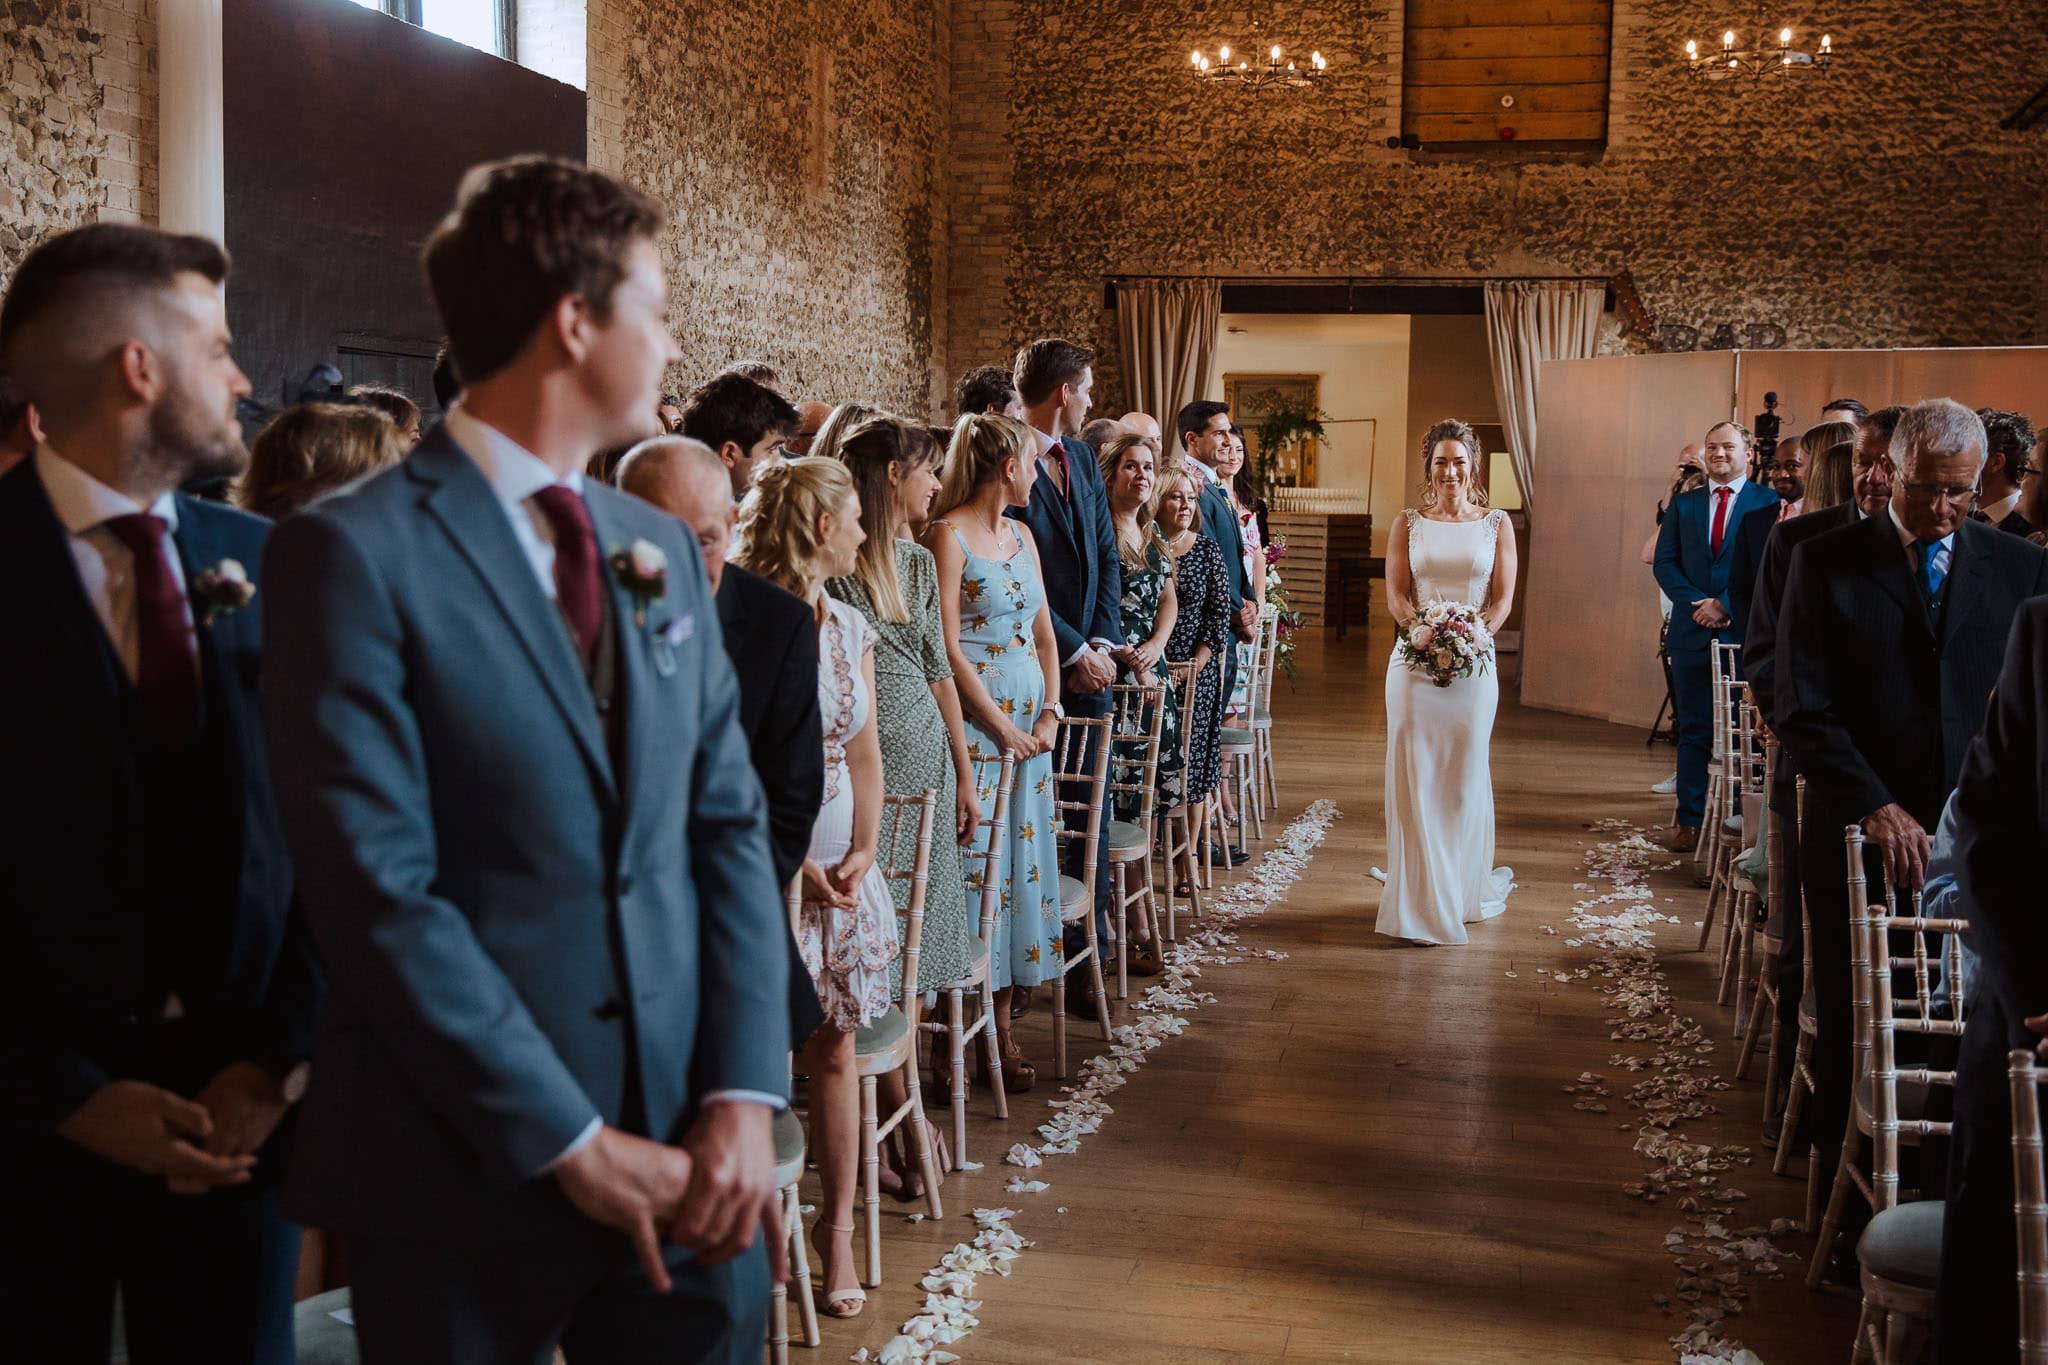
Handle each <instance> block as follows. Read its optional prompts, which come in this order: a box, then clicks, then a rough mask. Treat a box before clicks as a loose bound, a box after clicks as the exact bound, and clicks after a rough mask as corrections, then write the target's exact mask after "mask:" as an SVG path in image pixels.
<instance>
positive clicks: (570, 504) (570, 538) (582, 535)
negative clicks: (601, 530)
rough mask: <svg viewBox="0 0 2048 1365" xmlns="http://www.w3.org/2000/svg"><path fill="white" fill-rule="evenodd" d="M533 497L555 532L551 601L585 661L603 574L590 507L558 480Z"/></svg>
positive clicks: (599, 610) (592, 645)
mask: <svg viewBox="0 0 2048 1365" xmlns="http://www.w3.org/2000/svg"><path fill="white" fill-rule="evenodd" d="M533 500H534V501H535V502H536V503H538V504H539V505H540V510H541V515H542V516H544V517H546V518H547V519H548V524H549V525H550V526H552V527H553V528H554V532H555V605H556V606H558V607H560V608H561V610H562V619H563V620H564V621H566V622H568V623H569V633H570V634H571V635H573V636H575V637H576V651H577V653H579V654H580V655H582V656H583V662H584V664H585V665H588V664H589V663H590V659H591V656H592V655H593V654H594V653H595V652H596V650H597V633H598V630H599V628H600V624H601V621H602V618H603V616H604V606H603V602H602V599H601V598H600V597H599V596H598V594H599V593H601V592H602V591H604V576H603V575H602V574H601V573H600V572H599V570H598V564H597V531H596V529H595V528H594V527H592V526H591V524H590V509H589V508H588V507H585V506H584V505H583V499H582V498H581V497H580V496H578V495H577V494H576V492H575V491H574V490H573V489H570V488H568V487H565V486H564V485H562V484H559V483H551V484H549V485H548V486H547V487H546V488H543V489H541V490H540V491H539V492H538V493H535V494H534V495H533Z"/></svg>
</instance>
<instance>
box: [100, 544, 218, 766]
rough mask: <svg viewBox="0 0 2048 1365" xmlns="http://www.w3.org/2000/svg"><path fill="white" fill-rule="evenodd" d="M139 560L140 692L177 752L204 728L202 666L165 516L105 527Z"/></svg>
mask: <svg viewBox="0 0 2048 1365" xmlns="http://www.w3.org/2000/svg"><path fill="white" fill-rule="evenodd" d="M104 525H105V526H106V528H107V530H108V531H110V532H111V533H112V534H113V535H114V536H115V538H116V539H118V540H119V541H120V542H121V543H122V544H123V545H126V546H127V547H128V549H129V551H130V553H132V554H133V555H134V557H135V624H136V635H137V638H138V641H139V643H140V646H141V655H142V658H141V661H140V663H139V665H138V667H137V668H136V677H135V688H136V691H138V692H140V693H141V694H142V705H143V709H144V710H145V711H146V712H147V713H148V715H149V723H150V728H151V730H153V731H154V732H155V734H156V738H157V739H158V740H159V741H160V742H161V743H163V744H164V745H165V747H167V748H169V749H172V750H180V749H184V748H186V747H187V746H189V745H190V744H191V743H192V739H193V736H194V733H195V732H196V731H197V729H198V725H199V661H198V660H197V659H196V658H194V657H193V654H192V643H191V627H190V625H189V624H188V621H189V618H188V617H187V616H186V614H185V594H184V593H183V592H181V591H180V590H179V588H178V580H177V579H176V578H175V577H174V576H173V575H172V573H171V565H170V561H169V559H168V558H167V557H166V556H167V555H168V554H169V552H170V547H169V546H168V545H167V544H166V543H165V540H164V532H165V531H166V530H168V529H169V526H168V524H167V523H166V522H165V521H164V519H163V518H162V517H159V516H154V515H152V514H150V513H148V512H130V513H129V514H128V515H126V516H121V517H110V518H108V519H107V521H106V522H105V523H104Z"/></svg>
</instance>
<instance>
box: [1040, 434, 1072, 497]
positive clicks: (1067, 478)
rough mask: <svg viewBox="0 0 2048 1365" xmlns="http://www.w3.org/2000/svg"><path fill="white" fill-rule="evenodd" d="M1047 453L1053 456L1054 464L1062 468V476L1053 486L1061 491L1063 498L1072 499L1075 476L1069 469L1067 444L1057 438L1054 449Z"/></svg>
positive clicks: (1054, 481) (1053, 445)
mask: <svg viewBox="0 0 2048 1365" xmlns="http://www.w3.org/2000/svg"><path fill="white" fill-rule="evenodd" d="M1046 453H1047V454H1049V455H1051V456H1052V461H1053V463H1054V464H1056V465H1058V466H1059V467H1060V476H1059V477H1058V478H1057V479H1054V480H1053V485H1054V486H1055V487H1056V488H1058V489H1059V490H1060V496H1061V497H1062V498H1070V497H1072V496H1073V493H1072V491H1071V490H1072V489H1073V487H1074V476H1073V471H1071V470H1069V469H1068V468H1067V443H1066V442H1065V441H1062V440H1059V439H1058V438H1057V437H1055V438H1054V440H1053V443H1052V449H1051V450H1050V451H1048V452H1046Z"/></svg>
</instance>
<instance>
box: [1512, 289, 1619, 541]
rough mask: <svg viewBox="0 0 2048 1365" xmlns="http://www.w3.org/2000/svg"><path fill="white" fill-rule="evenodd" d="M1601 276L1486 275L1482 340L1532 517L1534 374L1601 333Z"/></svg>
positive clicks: (1580, 352)
mask: <svg viewBox="0 0 2048 1365" xmlns="http://www.w3.org/2000/svg"><path fill="white" fill-rule="evenodd" d="M1606 297H1607V285H1606V282H1605V281H1602V280H1509V281H1502V280H1490V281H1488V282H1487V285H1486V339H1487V342H1488V344H1489V349H1490V350H1491V351H1492V353H1493V390H1494V394H1495V396H1496V397H1497V398H1498V399H1499V401H1500V420H1501V425H1502V426H1503V427H1505V428H1506V429H1507V434H1508V452H1509V454H1510V455H1511V456H1512V457H1513V459H1514V462H1515V482H1516V483H1518V484H1520V485H1521V486H1522V506H1523V507H1525V508H1527V509H1528V510H1529V512H1530V514H1531V515H1532V516H1533V515H1534V514H1535V510H1536V504H1535V500H1534V498H1532V497H1531V496H1530V495H1531V494H1532V493H1533V492H1534V490H1535V486H1536V480H1535V479H1534V478H1533V477H1532V476H1531V463H1530V462H1531V461H1532V460H1533V459H1534V458H1535V455H1536V378H1537V375H1538V373H1539V372H1540V368H1541V366H1542V363H1543V362H1544V361H1546V360H1585V359H1588V358H1590V357H1591V356H1592V354H1593V345H1594V343H1595V341H1596V340H1598V338H1599V334H1600V307H1601V305H1602V304H1603V303H1604V302H1605V301H1606Z"/></svg>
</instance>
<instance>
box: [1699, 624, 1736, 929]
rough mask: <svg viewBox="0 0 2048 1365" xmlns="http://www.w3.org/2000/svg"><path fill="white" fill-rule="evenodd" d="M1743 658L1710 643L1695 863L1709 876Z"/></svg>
mask: <svg viewBox="0 0 2048 1365" xmlns="http://www.w3.org/2000/svg"><path fill="white" fill-rule="evenodd" d="M1741 658H1742V647H1741V646H1740V645H1735V644H1726V643H1723V642H1722V641H1719V640H1715V641H1712V642H1710V643H1709V644H1708V646H1707V661H1708V663H1709V665H1710V666H1711V668H1712V678H1713V681H1712V683H1711V685H1710V690H1709V691H1708V693H1707V695H1708V697H1709V698H1710V699H1711V705H1712V706H1713V709H1714V719H1713V727H1714V728H1713V748H1712V751H1711V752H1710V753H1709V755H1708V758H1707V805H1706V811H1705V814H1704V817H1703V819H1702V821H1701V829H1700V842H1699V847H1698V848H1696V849H1694V850H1693V855H1692V857H1693V862H1694V863H1696V864H1704V865H1705V866H1706V868H1707V870H1708V873H1709V875H1711V874H1712V871H1713V868H1714V857H1715V855H1716V854H1718V853H1719V852H1720V851H1721V843H1722V840H1723V839H1724V838H1725V837H1726V831H1725V829H1724V827H1723V826H1724V822H1725V821H1726V820H1727V818H1728V774H1729V771H1730V766H1729V757H1728V754H1729V749H1730V747H1731V746H1730V744H1729V742H1728V738H1729V719H1728V718H1729V700H1728V697H1729V684H1730V682H1731V681H1732V680H1733V679H1734V676H1735V670H1736V668H1737V666H1738V664H1739V663H1740V661H1741ZM1713 904H1714V903H1713V898H1712V896H1711V895H1710V896H1709V897H1708V899H1707V923H1706V924H1705V925H1702V926H1701V928H1700V947H1701V948H1705V947H1706V946H1707V933H1706V931H1707V929H1708V928H1709V927H1711V926H1712V924H1713V922H1714V921H1713Z"/></svg>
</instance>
